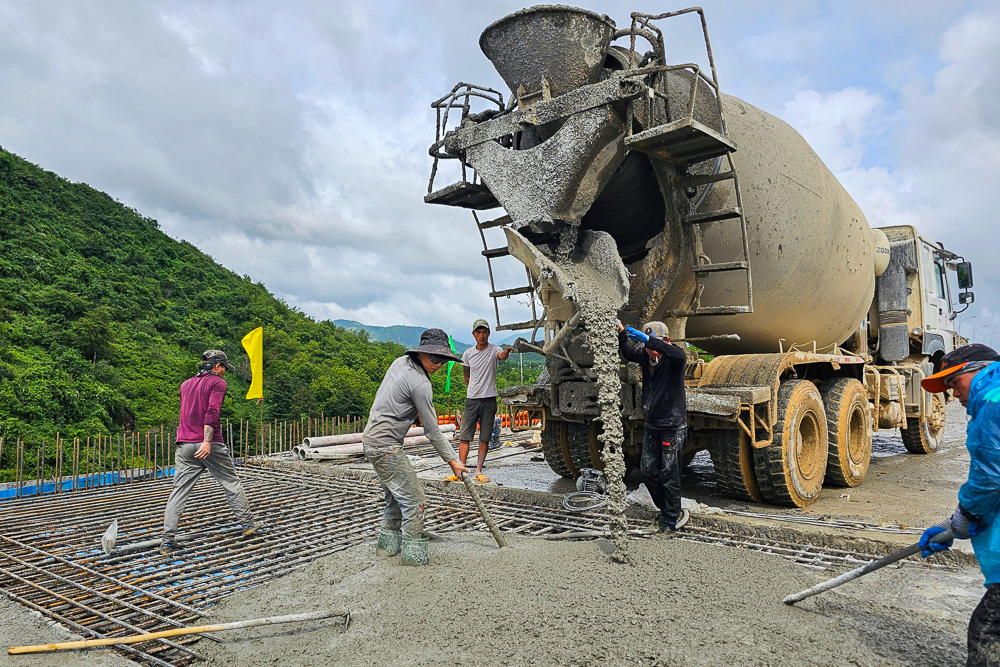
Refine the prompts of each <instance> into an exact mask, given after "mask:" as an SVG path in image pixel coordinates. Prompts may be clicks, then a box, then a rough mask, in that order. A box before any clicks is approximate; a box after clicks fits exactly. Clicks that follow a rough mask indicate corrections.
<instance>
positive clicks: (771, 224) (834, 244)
mask: <svg viewBox="0 0 1000 667" xmlns="http://www.w3.org/2000/svg"><path fill="white" fill-rule="evenodd" d="M723 105H724V106H723V108H724V110H725V113H726V123H727V126H728V129H729V136H730V138H731V139H732V140H733V141H734V142H735V144H736V146H737V151H736V153H734V154H733V160H734V162H735V164H736V173H737V175H738V177H739V181H740V188H741V191H742V194H743V205H744V211H745V214H746V218H747V231H748V236H749V246H750V266H751V270H752V275H753V298H754V312H753V313H752V314H742V315H726V316H700V317H692V318H691V319H689V320H688V323H687V335H688V336H689V337H695V336H711V335H714V334H731V333H735V334H739V336H740V340H739V341H716V342H712V343H709V342H705V343H704V344H703V345H702V347H704V348H705V349H706V350H707V351H708V352H710V353H712V354H716V355H718V354H739V353H752V352H777V351H778V349H779V339H783V342H782V343H781V344H782V346H783V347H784V349H785V350H788V349H789V346H791V345H797V346H799V347H800V349H808V350H812V348H813V341H815V345H816V349H817V351H823V348H828V347H829V346H831V345H833V344H840V343H843V342H844V341H845V340H847V339H848V338H849V337H850V336H851V334H852V333H853V332H854V331H855V330H856V329H857V328H858V326H860V324H861V322H862V321H863V320H864V318H865V316H866V314H867V312H868V308H869V306H870V305H871V302H872V297H873V295H874V292H875V268H874V267H875V249H874V245H873V243H872V237H871V232H870V230H869V227H868V222H867V221H866V220H865V216H864V214H863V213H862V212H861V209H860V208H859V207H858V205H857V204H856V203H855V202H854V200H853V199H852V198H851V196H850V195H849V194H848V193H847V191H846V190H845V189H844V187H843V186H842V185H841V184H840V182H839V181H838V180H837V179H836V178H835V177H834V175H833V174H832V173H831V172H830V170H829V169H827V167H826V165H824V164H823V162H822V161H821V160H820V159H819V157H818V156H817V155H816V153H815V152H813V150H812V148H810V147H809V145H808V144H807V143H806V142H805V140H804V139H803V138H802V137H801V135H799V133H798V132H796V131H795V130H794V129H792V128H791V126H789V125H788V124H787V123H785V122H783V121H781V120H779V119H777V118H775V117H774V116H771V115H770V114H767V113H765V112H763V111H761V110H760V109H757V108H756V107H754V106H752V105H750V104H747V103H746V102H743V101H742V100H739V99H736V98H734V97H730V96H728V95H723ZM735 206H736V197H735V191H734V188H733V187H732V186H731V185H730V184H728V183H719V184H717V185H715V186H714V187H713V188H712V190H711V191H710V193H709V194H708V197H706V199H705V201H704V203H703V204H702V206H701V207H700V208H699V212H702V211H711V210H719V209H723V208H730V207H735ZM702 228H703V232H704V250H705V253H706V254H707V255H708V256H709V257H710V258H711V260H712V262H713V263H718V262H736V261H740V260H741V259H742V248H741V244H742V240H741V235H740V231H739V225H738V223H737V222H736V221H732V220H730V221H723V222H714V223H709V224H705V225H702ZM745 281H746V279H745V275H744V273H743V272H742V271H733V272H728V273H722V274H714V275H711V276H709V277H708V278H707V279H706V281H705V285H706V289H705V292H704V294H703V295H702V302H701V303H702V305H703V306H715V305H720V306H721V305H738V304H740V303H745V299H746V282H745Z"/></svg>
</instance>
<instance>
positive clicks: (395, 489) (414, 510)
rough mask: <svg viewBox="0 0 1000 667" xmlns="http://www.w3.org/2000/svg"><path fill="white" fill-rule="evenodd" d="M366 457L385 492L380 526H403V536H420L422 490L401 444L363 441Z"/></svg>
mask: <svg viewBox="0 0 1000 667" xmlns="http://www.w3.org/2000/svg"><path fill="white" fill-rule="evenodd" d="M365 457H366V458H367V459H368V462H369V463H371V464H372V467H373V468H375V474H376V475H378V479H379V482H381V483H382V491H383V492H384V493H385V511H384V512H383V513H382V527H383V528H385V529H386V530H393V531H398V530H400V527H402V531H403V537H423V531H424V507H425V506H426V500H424V490H423V488H421V486H420V482H419V481H418V480H417V473H416V472H415V471H414V470H413V466H412V465H411V464H410V459H408V458H406V454H405V453H404V452H403V448H402V446H399V445H396V446H392V447H369V446H368V445H365Z"/></svg>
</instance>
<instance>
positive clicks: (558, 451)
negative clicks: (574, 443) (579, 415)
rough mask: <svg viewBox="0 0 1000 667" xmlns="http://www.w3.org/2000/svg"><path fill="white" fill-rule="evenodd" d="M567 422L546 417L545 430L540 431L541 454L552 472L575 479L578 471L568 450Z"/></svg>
mask: <svg viewBox="0 0 1000 667" xmlns="http://www.w3.org/2000/svg"><path fill="white" fill-rule="evenodd" d="M568 426H569V424H567V423H566V422H564V421H559V420H557V419H551V418H549V419H546V420H545V430H543V431H542V454H543V455H544V456H545V462H546V463H548V464H549V467H550V468H552V472H554V473H555V474H557V475H559V476H561V477H569V478H570V479H576V477H577V476H578V475H579V471H578V470H577V469H576V468H575V467H574V466H573V458H572V456H571V455H570V452H569V440H568V439H567V435H566V431H567V427H568Z"/></svg>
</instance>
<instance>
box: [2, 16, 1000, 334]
mask: <svg viewBox="0 0 1000 667" xmlns="http://www.w3.org/2000/svg"><path fill="white" fill-rule="evenodd" d="M705 4H706V5H707V7H706V12H707V15H708V19H709V27H710V30H711V34H712V40H713V47H714V51H715V56H716V61H717V64H718V66H719V74H720V77H721V81H722V83H723V86H724V89H726V90H728V91H732V92H735V93H737V94H741V95H743V96H744V97H746V99H747V101H748V102H750V103H753V104H755V105H757V106H760V107H762V108H764V109H768V110H770V111H772V112H774V113H776V114H777V115H779V116H781V117H783V118H785V119H786V120H788V121H789V122H791V123H792V125H793V126H795V127H797V128H798V129H799V130H800V131H801V132H802V133H803V134H804V135H805V136H806V138H807V140H809V141H810V142H811V144H812V145H813V147H814V148H815V149H816V150H817V152H818V153H819V154H820V156H821V157H822V158H823V159H824V160H825V161H826V162H827V164H828V165H829V166H830V167H831V168H832V169H833V170H834V171H835V172H836V173H837V175H838V176H839V177H840V178H841V180H842V181H843V182H844V183H845V185H846V187H847V188H848V189H849V190H850V191H851V192H852V193H853V194H854V196H855V198H856V199H857V200H858V201H859V203H860V204H861V206H862V208H863V209H864V210H865V211H866V214H867V215H868V217H869V221H870V222H871V223H872V224H891V223H893V222H908V221H913V222H916V224H918V225H920V226H921V227H922V228H925V229H926V230H927V231H928V233H931V234H932V235H934V236H935V237H937V238H940V239H941V240H943V241H945V243H946V245H948V246H949V247H954V248H956V249H958V248H960V247H961V248H970V250H969V251H968V254H969V255H970V256H971V257H972V258H973V259H974V261H977V279H978V287H979V289H980V290H981V291H980V292H979V294H978V296H979V298H980V299H981V300H982V301H984V303H985V305H989V304H990V303H991V300H992V303H995V299H996V298H997V296H1000V295H998V294H997V293H996V291H995V290H994V289H993V287H992V285H995V284H997V279H998V278H1000V276H998V275H996V273H995V272H994V271H993V270H992V268H991V266H990V264H991V262H990V261H989V258H988V256H986V252H987V251H986V248H988V247H989V246H991V245H995V241H996V238H995V234H994V237H989V240H990V241H992V243H981V242H980V243H977V241H981V240H982V238H983V235H987V236H989V234H991V233H993V232H992V229H993V228H992V227H990V224H991V223H992V222H993V221H992V220H991V219H988V218H987V216H989V215H990V213H989V212H990V211H991V210H992V203H991V202H990V201H989V197H990V196H991V195H992V193H993V192H996V191H998V190H1000V182H998V180H997V179H998V174H1000V169H998V167H1000V164H998V160H1000V141H998V135H997V129H996V128H997V127H1000V117H998V113H1000V95H998V91H997V86H998V83H997V82H998V81H1000V72H998V71H997V69H998V67H1000V47H998V38H997V35H1000V30H998V29H997V28H998V25H997V15H996V11H995V10H991V11H980V12H974V13H971V14H968V15H967V16H964V17H958V18H957V19H956V18H955V17H954V11H955V10H952V9H948V8H947V7H942V6H941V4H940V3H927V4H926V6H921V8H920V11H916V10H912V8H911V5H910V4H909V3H884V4H880V5H878V7H872V6H870V5H869V3H863V2H847V1H845V3H837V4H836V6H830V5H828V4H823V3H807V2H801V3H799V2H797V3H784V4H781V3H778V4H775V3H768V2H763V1H757V2H741V3H732V2H716V1H715V0H707V1H706V3H705ZM945 4H947V3H945ZM520 7H521V3H519V2H516V0H504V1H503V2H497V3H472V4H470V3H463V2H460V1H459V0H433V1H432V2H428V3H423V4H421V5H419V7H416V8H415V6H412V5H409V4H407V3H402V2H395V1H387V2H382V3H348V2H342V1H337V0H334V1H332V2H323V3H309V2H306V1H291V2H288V3H283V4H279V5H275V4H274V3H264V2H261V1H256V2H255V1H252V0H248V2H245V3H240V4H239V5H232V4H226V3H212V2H209V3H201V2H197V3H196V2H185V1H179V2H169V3H168V2H164V1H157V0H154V1H153V2H149V3H102V2H91V3H84V4H79V3H72V2H59V1H58V0H52V1H51V2H44V3H14V2H9V1H7V0H0V91H3V93H2V94H0V145H3V146H4V147H5V148H7V149H9V150H13V151H14V152H16V153H18V154H20V155H22V156H24V157H26V158H27V159H29V160H31V161H33V162H36V163H39V164H41V165H42V166H44V167H45V168H47V169H51V170H53V171H56V172H57V173H59V174H61V175H63V176H65V177H67V178H70V179H73V180H79V181H84V182H87V183H90V184H91V185H93V186H95V187H97V188H99V189H101V190H104V191H107V192H109V193H110V194H111V195H112V196H115V197H117V198H118V199H120V200H122V201H124V202H125V203H126V204H128V205H130V206H134V207H135V208H137V209H139V210H140V211H142V212H143V213H145V214H148V215H151V216H153V217H156V218H157V219H159V220H160V222H161V225H162V227H163V229H164V230H165V231H167V232H168V233H170V234H171V235H173V236H175V237H179V238H185V239H187V240H190V241H191V242H193V243H195V244H196V245H198V246H199V247H201V248H203V249H204V250H205V251H206V252H207V253H208V254H210V255H211V256H213V257H214V258H215V259H217V260H218V261H220V262H221V263H223V264H224V265H225V266H227V267H228V268H230V269H232V270H234V271H236V272H237V273H240V274H249V275H251V276H252V277H253V279H254V280H259V281H262V282H264V283H265V284H266V285H267V286H268V287H269V288H270V289H271V290H272V291H274V292H275V293H276V294H278V295H279V296H281V297H282V298H285V299H286V300H287V301H288V302H289V303H290V304H292V305H295V306H298V307H300V308H302V309H303V310H305V311H306V312H308V313H310V314H312V315H315V316H318V317H349V318H352V319H358V320H360V321H362V322H366V323H369V324H393V323H412V324H421V325H428V326H429V325H441V326H445V327H446V328H449V329H454V330H456V331H462V330H464V329H465V328H466V327H468V323H469V322H471V320H472V319H475V318H476V317H480V316H486V317H488V318H491V319H492V312H493V304H492V301H491V300H490V299H489V298H488V297H487V293H488V292H489V289H490V288H489V285H488V275H487V272H486V264H485V260H484V259H483V258H482V257H481V255H480V251H481V250H482V247H481V243H480V240H479V236H478V233H477V232H476V230H475V229H474V227H473V224H472V219H471V216H470V215H469V214H468V212H465V211H459V210H454V209H449V208H446V207H433V206H429V205H425V204H423V202H422V197H423V195H424V193H425V190H426V182H427V181H426V179H427V176H428V172H429V169H430V158H429V157H428V156H427V146H428V145H429V143H430V142H431V140H432V138H433V131H434V125H433V122H434V120H433V118H434V117H433V114H432V111H431V109H430V108H429V103H430V101H431V100H433V99H435V98H437V97H440V96H441V95H442V94H443V93H444V92H446V91H447V90H449V89H450V88H451V86H452V85H454V83H455V82H456V81H459V80H463V81H472V82H476V83H481V84H485V85H492V86H494V87H499V88H500V89H502V90H505V89H504V88H503V86H502V83H501V82H500V80H499V77H498V76H497V75H496V73H495V72H494V71H493V69H492V66H491V65H490V63H489V61H488V60H487V59H486V58H485V57H484V56H483V55H482V54H481V53H480V51H479V48H478V44H477V41H476V40H477V37H478V34H479V32H480V31H481V30H482V28H483V27H485V26H486V25H487V24H489V23H490V22H491V21H493V20H494V19H496V18H498V17H500V16H502V15H503V14H505V13H507V12H509V11H513V10H515V9H518V8H520ZM594 8H595V9H598V10H599V11H604V12H607V13H608V14H610V15H612V17H614V18H616V19H617V20H618V22H619V26H623V25H626V24H627V22H628V14H629V12H630V11H633V10H635V9H637V7H636V6H634V5H633V3H631V2H625V0H608V2H607V3H606V6H604V7H600V8H598V7H594ZM688 18H691V17H688ZM950 24H953V25H951V27H950V28H948V29H947V30H944V29H943V26H948V25H950ZM886 26H891V28H892V30H887V29H886ZM671 30H674V28H671ZM866 30H870V32H866ZM906 30H910V31H911V32H912V34H911V33H907V32H906ZM886 35H889V37H888V38H887V37H885V36H886ZM889 38H891V39H892V40H895V41H893V42H891V43H890V42H889V41H887V40H888V39H889ZM924 42H926V43H927V44H929V45H932V47H933V48H932V50H931V51H930V52H927V51H926V49H924V47H923V46H921V45H922V44H923V43H924ZM859 45H860V46H859ZM701 48H702V44H701V34H700V28H699V26H698V25H697V21H695V20H694V19H693V18H692V20H691V21H688V22H687V23H683V21H682V22H681V23H679V24H676V30H674V32H673V33H671V37H670V52H671V53H672V54H675V55H677V56H678V57H681V56H683V57H684V58H688V57H690V58H700V57H701V56H700V53H701V51H700V50H701ZM863 49H868V50H863ZM887 52H892V53H896V54H898V57H894V58H889V56H887V55H885V54H886V53H887ZM928 63H935V64H934V67H933V68H930V69H929V68H928ZM879 68H880V69H881V71H882V72H883V73H884V76H885V80H886V81H887V82H888V83H887V84H882V85H876V83H873V82H872V81H871V80H870V79H868V80H867V81H866V82H865V83H860V82H859V81H860V79H861V78H862V77H863V76H865V75H867V74H869V73H870V72H871V71H873V70H876V69H879ZM834 75H835V76H834ZM834 81H836V83H833V82H834ZM873 146H879V147H880V148H879V150H874V149H873ZM445 182H447V174H443V175H442V177H441V180H440V181H439V184H443V183H445ZM487 215H488V217H492V216H491V215H489V214H487ZM491 244H493V245H496V244H499V239H497V238H494V239H493V240H491ZM980 248H983V249H982V250H980ZM973 253H977V254H973ZM494 268H495V271H496V280H497V288H499V289H503V288H507V287H515V286H520V285H522V284H523V282H524V272H523V267H521V265H520V264H519V263H517V262H516V261H515V260H513V259H509V258H508V259H507V260H505V261H498V262H496V263H495V264H494ZM998 271H1000V269H998ZM501 308H502V311H501V317H502V319H503V320H504V321H511V320H518V321H520V320H526V319H528V312H529V311H528V309H527V308H526V307H524V306H522V305H519V304H518V303H517V301H516V300H513V299H512V300H510V301H504V302H503V303H502V304H501ZM982 312H983V313H985V312H987V311H986V310H985V309H983V311H982ZM983 317H985V315H983Z"/></svg>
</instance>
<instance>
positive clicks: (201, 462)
mask: <svg viewBox="0 0 1000 667" xmlns="http://www.w3.org/2000/svg"><path fill="white" fill-rule="evenodd" d="M200 446H201V443H200V442H178V443H177V445H176V446H175V447H174V466H175V473H174V490H173V491H171V492H170V498H168V499H167V509H166V511H165V512H164V514H163V541H164V542H170V543H172V542H173V541H174V538H175V537H176V536H177V524H178V522H180V520H181V514H183V513H184V506H185V505H186V504H187V500H188V496H190V495H191V490H192V489H194V485H195V482H197V481H198V478H199V477H201V474H202V473H203V472H205V471H206V470H207V471H209V472H210V473H212V477H214V478H215V479H216V480H217V481H218V482H219V484H221V485H222V490H223V491H225V492H226V500H227V501H228V502H229V506H230V507H231V508H233V512H234V513H235V514H236V520H237V521H238V522H240V524H242V525H244V526H249V525H250V524H252V523H253V513H252V512H251V511H250V503H249V502H248V501H247V494H246V492H245V491H244V490H243V484H241V483H240V478H239V477H237V476H236V467H235V466H234V465H233V458H232V457H231V456H230V455H229V447H227V446H226V445H224V444H222V443H220V442H213V443H212V452H211V453H210V454H209V455H208V457H206V458H203V459H196V458H195V457H194V453H195V452H197V451H198V448H199V447H200Z"/></svg>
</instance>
